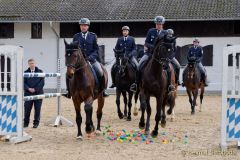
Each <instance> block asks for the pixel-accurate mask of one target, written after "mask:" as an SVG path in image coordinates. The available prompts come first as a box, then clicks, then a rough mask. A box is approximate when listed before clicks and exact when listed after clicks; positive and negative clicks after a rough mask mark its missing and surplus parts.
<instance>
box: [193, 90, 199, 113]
mask: <svg viewBox="0 0 240 160" xmlns="http://www.w3.org/2000/svg"><path fill="white" fill-rule="evenodd" d="M197 96H198V89H196V90H195V91H193V114H194V113H195V106H196V103H197Z"/></svg>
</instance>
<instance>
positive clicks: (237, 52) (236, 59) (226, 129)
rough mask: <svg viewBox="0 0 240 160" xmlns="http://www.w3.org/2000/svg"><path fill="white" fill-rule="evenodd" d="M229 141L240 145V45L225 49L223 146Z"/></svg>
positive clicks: (224, 147)
mask: <svg viewBox="0 0 240 160" xmlns="http://www.w3.org/2000/svg"><path fill="white" fill-rule="evenodd" d="M230 57H232V66H229V65H230V64H228V62H229V58H230ZM229 141H237V142H238V148H239V147H240V45H235V46H228V47H225V48H224V50H223V79H222V121H221V148H222V149H226V148H227V142H229Z"/></svg>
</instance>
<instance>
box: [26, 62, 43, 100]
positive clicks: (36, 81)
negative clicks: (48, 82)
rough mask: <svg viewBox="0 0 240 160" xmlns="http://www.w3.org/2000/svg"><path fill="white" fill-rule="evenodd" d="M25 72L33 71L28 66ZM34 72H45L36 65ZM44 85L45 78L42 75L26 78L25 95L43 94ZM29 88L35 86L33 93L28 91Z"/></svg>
mask: <svg viewBox="0 0 240 160" xmlns="http://www.w3.org/2000/svg"><path fill="white" fill-rule="evenodd" d="M24 73H31V69H30V68H28V69H27V70H26V71H24ZM34 73H43V71H42V70H41V69H39V68H38V67H35V71H34ZM43 86H44V78H42V77H31V78H24V95H25V96H29V95H38V94H43ZM28 88H34V89H35V92H34V93H31V92H29V91H28Z"/></svg>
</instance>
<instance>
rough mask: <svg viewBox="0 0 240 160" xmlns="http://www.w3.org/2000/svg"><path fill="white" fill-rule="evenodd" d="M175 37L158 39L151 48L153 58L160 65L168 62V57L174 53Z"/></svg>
mask: <svg viewBox="0 0 240 160" xmlns="http://www.w3.org/2000/svg"><path fill="white" fill-rule="evenodd" d="M175 43H176V37H168V36H164V37H158V38H157V39H156V41H155V44H154V48H153V58H154V59H155V60H157V61H158V62H159V63H160V64H163V63H165V62H166V61H168V57H169V55H170V54H172V52H174V49H175Z"/></svg>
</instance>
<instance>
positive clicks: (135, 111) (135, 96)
mask: <svg viewBox="0 0 240 160" xmlns="http://www.w3.org/2000/svg"><path fill="white" fill-rule="evenodd" d="M138 95H139V88H137V92H136V93H135V95H134V100H135V104H134V109H133V115H134V116H137V115H138V108H137V100H138ZM139 109H140V108H139Z"/></svg>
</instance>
